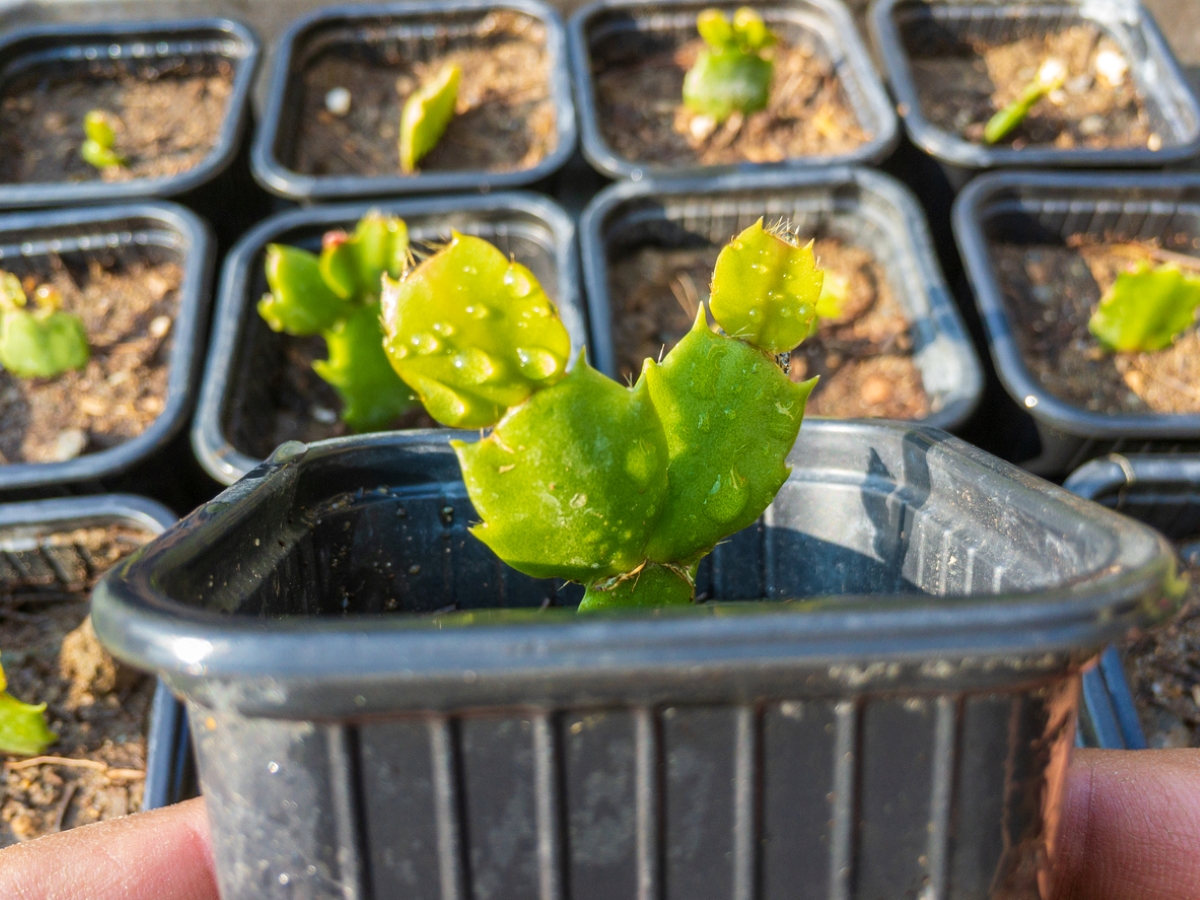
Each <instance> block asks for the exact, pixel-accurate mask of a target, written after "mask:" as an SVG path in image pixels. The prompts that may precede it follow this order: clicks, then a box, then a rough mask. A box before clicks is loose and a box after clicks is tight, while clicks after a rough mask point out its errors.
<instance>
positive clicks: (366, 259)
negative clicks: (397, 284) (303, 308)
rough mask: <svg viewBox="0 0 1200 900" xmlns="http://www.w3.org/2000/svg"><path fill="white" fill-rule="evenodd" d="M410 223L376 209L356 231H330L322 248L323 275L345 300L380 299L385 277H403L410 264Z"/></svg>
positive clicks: (321, 266)
mask: <svg viewBox="0 0 1200 900" xmlns="http://www.w3.org/2000/svg"><path fill="white" fill-rule="evenodd" d="M409 259H410V256H409V249H408V226H407V225H406V224H405V223H404V220H403V219H400V218H397V217H396V216H385V215H383V214H382V213H380V212H379V211H377V210H372V211H371V212H368V213H367V214H366V215H365V216H363V217H362V218H361V219H360V220H359V222H358V225H357V226H356V227H355V229H354V234H352V235H346V234H345V233H344V232H338V231H335V232H330V233H329V234H327V235H325V242H324V246H323V247H322V249H321V258H320V271H321V277H322V278H323V279H324V281H325V283H326V284H327V285H328V286H329V288H330V289H331V290H332V291H333V292H334V293H335V294H337V295H338V296H339V297H341V298H342V299H344V300H349V299H354V298H359V299H364V300H367V301H368V302H369V301H371V300H375V299H378V297H379V293H380V291H381V289H382V288H381V285H382V281H383V276H384V275H387V276H389V277H390V278H399V277H400V276H401V275H403V274H404V272H405V270H406V269H407V268H408V264H409Z"/></svg>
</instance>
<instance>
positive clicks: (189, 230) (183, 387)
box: [0, 200, 215, 492]
mask: <svg viewBox="0 0 1200 900" xmlns="http://www.w3.org/2000/svg"><path fill="white" fill-rule="evenodd" d="M138 218H141V219H150V220H157V221H159V222H162V223H163V224H164V225H165V226H166V228H167V229H168V230H170V231H172V232H174V233H175V234H176V235H178V236H179V238H180V241H181V246H180V248H179V253H180V256H181V257H182V259H181V268H182V269H183V277H182V279H181V281H180V285H179V306H178V311H177V312H176V314H175V316H174V317H173V319H172V324H171V331H172V333H173V336H172V342H171V352H170V357H169V362H168V374H167V392H166V397H165V398H164V404H163V411H162V412H161V413H159V415H158V416H157V418H155V419H154V421H153V422H151V423H150V424H149V425H148V426H147V427H146V430H145V431H143V432H142V433H141V434H139V435H137V436H136V437H132V438H130V439H129V440H127V441H123V442H121V443H120V444H117V445H115V446H113V447H109V448H107V449H105V450H98V451H96V452H95V453H84V454H82V455H80V456H77V457H75V458H74V459H69V460H66V461H64V462H48V463H35V462H24V463H6V464H4V465H0V492H2V491H10V490H15V489H18V488H40V487H47V486H50V485H59V484H67V483H72V482H80V481H86V480H88V479H102V478H106V477H109V476H112V475H119V474H121V473H122V472H125V471H127V470H129V469H131V468H133V467H134V466H136V465H137V464H138V463H139V462H140V461H142V460H143V459H145V458H147V457H148V456H150V455H151V454H152V453H154V452H156V451H158V450H160V449H162V448H163V447H164V446H166V444H167V443H168V442H169V441H170V440H171V439H172V438H173V437H174V436H175V435H176V434H177V433H178V432H179V430H180V429H181V428H183V427H184V425H185V424H186V422H187V418H188V415H189V413H190V409H191V402H192V399H193V398H194V396H195V383H196V382H197V380H198V378H199V374H200V364H201V363H202V362H203V359H204V348H203V347H202V346H201V344H202V341H203V337H204V333H205V328H206V326H207V312H208V308H209V299H210V295H211V284H212V270H213V263H214V258H215V248H214V246H213V239H212V236H211V234H210V231H209V228H208V226H207V225H206V224H205V223H204V221H203V220H202V219H200V217H199V216H197V215H196V214H195V213H193V212H192V211H191V210H189V209H186V208H185V207H182V206H179V205H178V204H175V203H169V202H166V201H161V200H160V201H153V202H150V201H147V202H142V203H131V204H121V205H117V206H91V207H79V208H76V209H57V210H28V211H21V212H11V213H5V214H3V215H0V234H3V233H6V232H19V231H22V230H25V229H29V228H39V229H47V230H49V229H53V228H54V227H56V226H57V227H70V226H77V225H82V224H94V225H96V226H97V230H101V229H102V228H103V227H104V226H105V224H106V223H112V222H119V221H121V220H124V219H138ZM3 262H4V258H3V257H0V265H3Z"/></svg>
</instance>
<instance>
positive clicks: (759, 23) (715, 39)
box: [683, 7, 775, 122]
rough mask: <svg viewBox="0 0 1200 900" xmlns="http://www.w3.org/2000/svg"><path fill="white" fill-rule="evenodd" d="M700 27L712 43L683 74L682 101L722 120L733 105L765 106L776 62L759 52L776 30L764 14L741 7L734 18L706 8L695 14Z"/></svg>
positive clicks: (736, 107)
mask: <svg viewBox="0 0 1200 900" xmlns="http://www.w3.org/2000/svg"><path fill="white" fill-rule="evenodd" d="M696 30H697V31H699V33H700V37H701V38H703V39H704V42H705V44H707V45H708V46H707V47H705V49H703V50H701V51H700V55H699V56H698V57H697V59H696V63H695V65H693V66H692V68H691V69H689V70H688V72H687V74H686V75H685V76H684V79H683V102H684V104H685V105H686V106H687V107H688V108H689V109H691V110H692V111H693V112H696V113H699V114H700V115H705V116H710V117H712V118H713V119H715V120H716V121H718V122H723V121H724V120H725V119H727V118H729V116H730V115H731V114H732V113H733V112H734V111H739V112H743V113H750V112H755V111H757V110H760V109H763V108H765V107H766V105H767V101H768V99H769V98H770V89H771V77H772V75H773V74H774V65H773V64H772V62H771V61H770V60H768V59H765V58H763V57H762V56H761V55H760V54H761V51H763V50H765V49H766V48H767V47H769V46H771V44H773V43H774V42H775V36H774V35H773V34H772V33H771V32H770V30H769V29H768V28H767V26H766V23H764V22H763V20H762V17H761V16H760V15H759V14H758V13H756V12H754V10H752V9H749V8H746V7H743V8H742V9H739V10H738V11H737V12H736V13H735V14H734V17H733V21H732V22H730V21H729V19H727V18H726V17H725V14H724V13H722V12H721V11H720V10H717V9H708V10H705V11H704V12H702V13H700V15H699V16H698V17H697V19H696Z"/></svg>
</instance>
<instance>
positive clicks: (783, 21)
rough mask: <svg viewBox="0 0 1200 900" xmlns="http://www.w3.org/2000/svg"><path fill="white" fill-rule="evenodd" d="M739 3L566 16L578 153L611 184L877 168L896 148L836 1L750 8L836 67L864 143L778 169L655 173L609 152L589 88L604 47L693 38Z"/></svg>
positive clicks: (649, 5) (620, 6)
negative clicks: (708, 17)
mask: <svg viewBox="0 0 1200 900" xmlns="http://www.w3.org/2000/svg"><path fill="white" fill-rule="evenodd" d="M737 5H738V4H735V3H716V4H714V3H706V2H704V0H653V2H645V0H600V2H598V3H593V4H591V5H590V6H586V7H584V8H583V9H581V10H579V11H578V12H577V13H575V15H573V16H572V17H571V21H570V23H569V26H568V28H569V34H570V42H571V68H572V71H573V73H574V76H575V97H576V103H577V104H578V106H579V120H580V134H581V140H582V147H583V154H584V156H586V157H587V159H588V161H589V162H590V163H591V164H592V165H593V166H595V167H596V168H597V169H599V170H600V171H601V172H604V173H605V174H607V175H610V176H612V177H613V178H631V179H633V180H634V181H638V180H640V179H642V178H643V177H653V178H663V177H671V178H686V177H696V176H701V175H718V174H722V173H726V172H733V171H743V172H747V171H755V170H760V169H763V168H778V167H780V166H783V167H789V168H813V167H814V166H826V165H834V164H838V163H841V164H853V163H871V162H878V161H879V160H881V159H883V158H884V157H885V156H887V155H888V154H889V153H890V152H891V151H892V147H893V146H895V143H896V138H897V125H896V113H895V111H894V110H893V109H892V104H891V101H890V100H889V99H888V96H887V92H886V91H885V90H884V89H883V85H882V83H881V82H880V80H879V76H878V75H877V74H876V73H875V68H874V66H873V65H872V64H871V58H870V56H869V55H868V54H867V50H866V47H864V46H863V43H862V39H861V38H859V36H858V30H857V29H856V28H855V27H854V20H853V18H852V17H851V16H850V13H849V12H848V11H847V10H846V8H845V7H844V6H843V5H842V4H841V3H839V2H838V0H786V2H767V3H759V4H756V5H755V7H754V8H755V9H756V10H758V11H759V12H760V13H761V14H762V16H763V18H764V19H765V20H766V22H767V24H768V25H769V26H770V27H771V28H772V29H774V30H775V31H776V32H778V33H780V34H783V35H784V36H786V38H787V39H788V40H790V41H793V42H798V43H807V44H810V45H811V46H812V47H813V48H814V49H815V50H816V51H818V52H820V53H822V54H823V55H824V56H826V57H827V58H828V59H829V60H830V61H831V62H832V63H833V65H834V68H835V70H836V72H837V74H838V77H839V78H840V79H841V82H842V87H843V88H844V89H845V91H846V95H847V97H848V98H849V101H850V104H851V106H852V107H853V108H854V111H855V113H856V114H857V116H858V119H859V122H860V124H861V125H862V128H863V130H864V131H865V132H866V133H867V134H868V135H869V136H870V137H869V139H868V140H867V141H866V142H865V143H863V144H861V145H860V146H858V147H856V148H855V149H854V150H851V151H849V152H846V153H840V154H836V155H829V156H810V157H791V158H789V159H786V160H784V161H783V162H781V163H769V164H768V163H750V162H744V163H739V164H737V165H728V166H659V165H650V164H646V163H641V162H638V161H636V160H628V159H625V158H624V157H622V156H619V155H618V154H617V153H616V152H615V151H614V150H613V149H612V148H611V147H609V146H608V144H607V142H606V141H605V140H604V138H603V136H602V135H601V133H600V125H599V122H598V121H597V116H598V111H597V108H596V101H595V97H594V91H595V88H594V86H593V83H592V53H593V50H594V49H595V48H596V47H597V46H598V45H599V43H600V42H602V41H613V40H630V39H637V38H638V36H641V35H647V36H650V37H653V36H655V35H675V34H678V33H680V32H686V33H687V34H695V32H696V15H697V13H699V12H700V11H701V10H703V9H708V8H710V7H714V6H715V7H716V8H719V9H724V10H725V11H726V12H727V13H732V12H733V10H734V9H735V8H736V6H737Z"/></svg>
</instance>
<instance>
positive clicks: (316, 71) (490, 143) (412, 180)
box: [251, 0, 575, 200]
mask: <svg viewBox="0 0 1200 900" xmlns="http://www.w3.org/2000/svg"><path fill="white" fill-rule="evenodd" d="M486 54H491V57H492V58H493V59H494V60H499V63H498V64H497V65H496V67H495V68H494V69H489V65H488V62H487V60H488V56H487V55H486ZM450 55H455V56H456V58H457V59H460V61H461V64H462V65H463V80H462V83H461V84H460V87H459V100H460V101H462V100H463V99H464V98H470V97H471V96H472V95H477V96H478V98H480V99H479V100H476V101H473V104H474V105H473V106H472V109H471V110H470V112H468V113H464V114H462V115H459V116H456V117H455V118H454V119H453V120H452V121H451V123H450V126H449V128H448V129H447V131H446V133H445V135H443V137H442V139H441V141H439V144H438V146H437V147H436V148H435V149H434V150H433V151H432V152H431V153H430V154H429V156H427V157H425V159H424V160H423V162H422V164H421V165H419V166H418V171H417V172H416V173H415V174H412V175H403V174H401V173H400V170H399V167H400V158H399V151H398V149H397V146H398V145H397V141H398V139H399V137H398V134H399V132H398V128H399V122H400V110H401V106H402V103H401V99H402V98H401V93H400V87H401V84H400V82H403V83H404V96H407V94H408V93H409V92H410V91H411V90H413V89H414V86H415V84H416V83H417V81H416V78H418V77H419V78H422V79H424V78H428V77H431V75H432V74H433V72H435V71H436V70H432V71H427V70H428V69H429V68H430V67H432V66H433V64H435V63H438V62H439V61H440V60H442V59H444V58H446V57H447V56H450ZM476 71H485V72H487V71H491V73H492V74H493V75H494V77H495V78H496V79H499V80H498V81H497V83H496V84H493V85H490V86H489V88H488V89H487V90H484V89H482V88H479V87H478V86H477V85H476V84H475V83H474V79H473V75H474V73H475V72H476ZM504 79H508V80H507V81H505V80H504ZM520 79H528V80H529V82H530V83H529V84H523V83H522V82H521V80H520ZM510 82H511V83H510ZM335 87H341V88H346V89H347V90H349V91H350V94H351V105H350V110H349V112H348V113H347V114H345V115H343V116H335V115H333V114H332V113H331V112H329V111H328V110H327V109H326V107H325V97H326V94H327V93H328V91H330V90H332V89H333V88H335ZM531 93H532V94H533V95H535V96H534V97H533V99H530V97H529V95H530V94H531ZM483 98H486V102H480V100H482V99H483ZM480 132H482V133H480ZM322 145H324V146H322ZM574 149H575V107H574V106H573V105H572V103H571V78H570V70H569V68H568V65H567V49H566V36H565V34H564V32H563V26H562V21H561V19H560V18H559V16H558V13H557V12H555V11H554V10H553V9H552V8H551V7H549V6H547V5H546V4H544V3H541V2H539V0H502V2H492V0H437V2H433V0H424V2H408V3H392V4H387V5H366V6H338V7H330V8H327V9H322V10H318V11H317V12H315V13H312V14H310V15H308V16H305V17H303V18H301V19H299V20H297V21H296V22H295V23H293V24H292V25H291V27H289V28H288V29H287V31H286V32H285V33H284V34H283V36H282V37H281V38H280V39H279V43H278V47H277V50H276V54H275V63H274V68H273V69H272V71H271V79H270V84H269V86H268V89H267V101H266V112H265V113H264V115H263V121H262V124H261V125H260V127H259V129H258V131H257V133H256V134H255V138H254V146H253V149H252V151H251V165H252V168H253V171H254V176H255V178H257V179H258V181H259V182H260V183H261V184H262V185H263V187H265V188H266V189H267V190H269V191H272V192H273V193H276V194H279V195H280V196H282V197H289V198H291V199H294V200H326V199H331V198H344V199H349V198H352V197H369V196H382V195H386V194H411V193H420V192H432V191H437V192H441V193H444V192H446V191H476V190H479V191H487V190H494V189H497V188H511V187H517V186H520V185H527V184H534V183H536V182H540V181H543V180H545V179H546V178H548V177H549V176H550V175H552V174H554V173H555V172H556V171H558V169H560V168H561V167H562V166H563V164H564V163H565V162H566V161H567V159H568V158H570V156H571V153H572V152H573V151H574Z"/></svg>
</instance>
